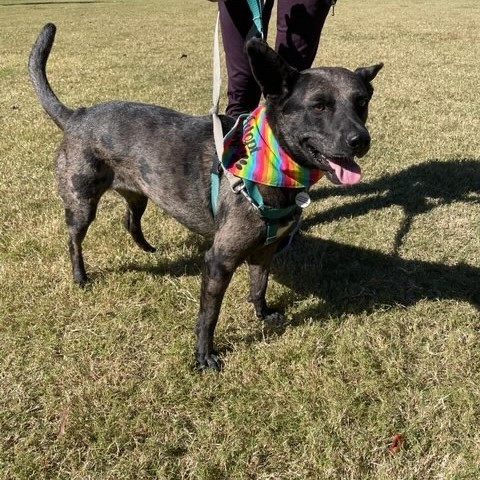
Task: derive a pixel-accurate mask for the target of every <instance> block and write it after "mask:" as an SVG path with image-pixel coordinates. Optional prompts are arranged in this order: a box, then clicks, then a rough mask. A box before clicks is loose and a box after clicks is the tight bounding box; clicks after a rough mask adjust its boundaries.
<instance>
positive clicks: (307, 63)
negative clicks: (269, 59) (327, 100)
mask: <svg viewBox="0 0 480 480" xmlns="http://www.w3.org/2000/svg"><path fill="white" fill-rule="evenodd" d="M273 2H274V0H264V8H263V16H262V18H263V29H264V36H265V38H266V37H267V32H268V23H269V21H270V16H271V13H272V8H273ZM218 5H219V10H220V26H221V29H222V37H223V47H224V50H225V58H226V64H227V74H228V90H227V94H228V105H227V108H226V113H227V114H228V115H232V116H237V115H240V114H242V113H247V112H251V111H252V110H253V109H255V107H256V106H257V105H258V102H259V101H260V96H261V91H260V87H259V86H258V85H257V83H256V81H255V79H254V78H253V76H252V72H251V70H250V64H249V63H248V58H247V56H246V54H245V51H244V47H245V39H246V37H247V34H248V32H249V31H250V29H251V28H252V25H253V21H252V14H251V12H250V8H249V6H248V4H247V1H246V0H226V1H225V2H219V4H218ZM330 5H331V0H277V37H276V40H275V50H276V51H277V52H278V53H279V54H280V55H281V56H282V57H283V58H284V59H285V60H286V61H287V62H288V63H289V64H290V65H292V66H293V67H295V68H297V69H298V70H305V69H306V68H310V67H311V65H312V62H313V60H314V59H315V55H316V54H317V49H318V44H319V41H320V34H321V32H322V28H323V25H324V23H325V19H326V17H327V15H328V11H329V9H330Z"/></svg>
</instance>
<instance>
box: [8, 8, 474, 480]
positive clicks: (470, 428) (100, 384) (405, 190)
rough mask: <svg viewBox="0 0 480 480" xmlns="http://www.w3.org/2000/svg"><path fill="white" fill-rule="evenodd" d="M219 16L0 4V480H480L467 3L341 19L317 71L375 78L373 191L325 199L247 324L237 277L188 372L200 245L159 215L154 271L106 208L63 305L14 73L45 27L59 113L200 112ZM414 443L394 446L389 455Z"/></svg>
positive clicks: (38, 152) (52, 206) (41, 145)
mask: <svg viewBox="0 0 480 480" xmlns="http://www.w3.org/2000/svg"><path fill="white" fill-rule="evenodd" d="M215 11H216V7H215V4H212V3H209V2H206V1H205V0H189V1H185V2H177V1H175V0H161V1H153V0H152V1H146V0H141V1H123V2H122V1H118V2H115V1H113V2H112V1H102V2H96V1H80V2H74V1H72V2H70V1H58V2H57V1H50V2H35V1H28V0H27V1H18V2H17V1H13V0H0V92H1V94H0V205H1V206H0V285H1V288H0V303H1V304H0V316H1V319H0V478H1V479H5V480H7V479H8V480H10V479H27V478H28V479H44V478H45V479H46V478H48V479H50V478H59V479H146V478H160V479H181V478H185V479H204V480H216V479H288V480H291V479H342V480H343V479H355V480H356V479H387V478H390V479H402V480H406V479H412V480H414V479H415V480H418V479H429V480H430V479H462V480H463V479H472V480H473V479H478V478H480V434H479V431H480V342H479V333H480V328H479V320H480V319H479V316H480V315H479V309H480V215H479V213H480V205H479V203H480V135H479V132H480V82H479V72H480V30H479V28H478V26H479V25H480V3H479V2H478V0H455V1H454V2H453V1H451V0H436V1H434V0H431V1H419V0H403V1H400V2H399V1H397V0H385V1H381V2H379V1H376V0H340V1H339V2H338V5H337V7H336V10H335V12H336V15H335V17H333V18H332V17H329V19H328V21H327V25H326V27H325V29H324V33H323V37H322V43H321V47H320V50H319V54H318V57H317V61H316V64H317V65H343V66H346V67H348V68H355V67H357V66H359V65H368V64H372V63H376V62H378V61H383V62H385V68H384V70H383V71H382V72H381V73H380V74H379V76H378V77H377V79H376V80H375V81H374V83H375V95H374V99H373V101H372V105H371V113H370V119H369V125H370V131H371V134H372V138H373V145H372V148H371V150H370V153H369V155H368V156H367V157H366V158H365V159H363V160H362V165H363V171H364V181H363V183H362V184H361V185H359V186H356V187H353V188H349V189H339V188H334V187H332V186H330V185H329V184H328V182H326V181H325V182H321V183H320V184H319V186H318V187H317V188H316V189H315V190H314V192H313V194H312V195H313V197H314V198H315V202H314V205H313V206H311V207H309V208H308V209H307V210H306V215H305V222H304V224H303V228H302V233H301V234H300V235H299V236H298V238H297V239H296V240H295V243H294V245H293V247H292V248H291V249H290V250H289V252H288V253H287V254H286V255H284V256H283V257H281V258H280V259H278V260H277V261H276V262H275V265H274V268H273V274H272V277H271V282H270V288H269V292H268V298H269V299H270V300H271V302H272V303H273V305H276V306H277V307H279V308H281V309H283V310H284V311H285V313H286V315H287V317H288V322H287V323H286V324H285V325H283V326H281V327H278V326H277V328H273V327H271V326H269V325H264V324H262V323H260V322H258V321H256V320H254V315H253V312H252V309H251V307H250V305H249V304H248V303H247V302H246V301H240V302H239V301H238V299H239V298H240V299H243V298H245V296H246V293H247V285H248V278H247V271H246V268H245V267H242V268H240V269H239V271H238V272H237V274H236V276H235V277H234V280H233V282H232V284H231V286H230V288H229V290H228V292H227V295H226V298H225V302H224V305H223V310H222V314H221V318H220V322H219V325H218V328H217V345H218V347H219V349H220V351H221V352H222V353H223V359H224V362H225V369H224V371H223V372H222V373H220V374H214V373H207V374H198V373H196V372H195V371H194V370H193V369H192V364H193V345H194V332H193V327H194V324H195V320H196V313H197V309H198V296H199V285H200V268H201V263H202V252H203V250H204V248H205V245H204V242H202V240H201V239H200V238H199V237H196V236H194V235H192V234H190V233H188V232H187V231H186V230H185V229H184V228H183V227H181V226H180V225H179V224H177V223H176V222H175V221H173V220H172V219H169V218H168V217H167V216H166V215H164V214H163V213H162V212H160V211H159V210H157V209H155V208H154V207H153V206H149V208H148V210H147V213H146V215H145V217H144V227H145V233H146V237H147V239H149V240H150V241H151V242H152V243H153V244H154V245H155V246H157V247H158V252H157V253H156V254H155V255H149V254H146V253H143V252H141V251H140V250H139V249H138V248H136V247H135V246H134V245H133V243H132V241H131V239H130V237H129V236H128V235H127V233H126V232H124V231H123V228H122V226H121V217H122V214H123V204H122V201H121V200H120V199H119V198H118V197H116V196H115V195H113V194H111V195H106V196H105V197H104V199H103V200H102V202H101V205H100V209H99V215H98V219H97V221H96V222H95V223H94V224H93V225H92V227H91V229H90V231H89V235H88V236H87V239H86V241H85V253H86V261H87V270H88V271H89V272H90V273H91V276H92V278H93V284H92V286H91V287H90V288H89V289H87V290H80V289H79V288H77V287H76V286H74V285H73V284H72V281H71V273H70V264H69V260H68V258H67V249H66V229H65V226H64V220H63V210H62V206H61V203H60V200H59V198H58V196H57V194H56V187H55V180H54V177H53V164H52V156H53V152H54V150H55V146H56V144H57V142H58V141H59V139H60V132H59V131H58V129H57V128H56V127H55V125H54V124H53V123H52V122H51V121H50V119H49V118H47V116H46V115H45V114H44V113H43V112H42V111H41V108H40V106H39V105H38V103H37V100H36V98H35V97H34V93H33V90H32V87H31V85H30V83H29V80H28V77H27V73H26V61H27V57H28V54H29V49H30V47H31V44H32V42H33V41H34V39H35V36H36V35H37V33H38V32H39V30H40V28H41V27H42V25H43V24H44V23H46V22H47V21H54V22H55V23H56V24H57V27H58V33H57V39H56V43H55V46H54V48H53V52H52V56H51V58H50V62H49V69H48V71H49V78H50V81H51V83H52V85H53V86H54V89H55V90H56V92H57V93H58V95H59V96H60V98H61V99H62V100H63V101H64V102H65V103H66V104H67V105H69V106H78V105H82V104H86V105H88V104H91V103H94V102H97V101H103V100H109V99H114V98H115V99H130V100H138V101H144V102H154V103H159V104H162V105H166V106H168V107H172V108H175V109H178V110H183V111H186V112H190V113H195V114H205V113H207V112H208V110H209V108H210V96H211V93H210V92H211V60H210V58H211V54H210V51H211V39H212V34H213V24H214V18H215ZM396 433H398V434H401V435H403V437H404V443H403V444H402V445H401V448H400V449H399V451H398V452H396V453H392V452H391V451H390V449H389V444H390V441H391V438H392V436H393V435H394V434H396Z"/></svg>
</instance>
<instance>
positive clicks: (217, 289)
mask: <svg viewBox="0 0 480 480" xmlns="http://www.w3.org/2000/svg"><path fill="white" fill-rule="evenodd" d="M237 264H238V262H237V261H235V258H233V257H229V256H227V255H225V253H223V252H222V250H221V249H218V248H216V247H215V245H214V246H213V247H212V248H211V249H210V250H208V252H207V253H206V254H205V263H204V266H203V275H202V287H201V293H200V312H199V314H198V321H197V327H196V333H197V348H196V361H197V368H198V369H199V370H203V369H205V368H212V369H214V370H220V366H221V365H220V361H219V359H218V357H217V354H216V352H215V351H214V349H213V334H214V331H215V326H216V325H217V320H218V316H219V314H220V307H221V305H222V300H223V296H224V295H225V291H226V290H227V287H228V284H229V283H230V280H231V278H232V275H233V272H234V270H235V268H236V266H237Z"/></svg>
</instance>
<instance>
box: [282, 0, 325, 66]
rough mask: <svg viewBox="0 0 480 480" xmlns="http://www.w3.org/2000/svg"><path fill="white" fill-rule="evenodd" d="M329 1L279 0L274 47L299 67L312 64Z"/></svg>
mask: <svg viewBox="0 0 480 480" xmlns="http://www.w3.org/2000/svg"><path fill="white" fill-rule="evenodd" d="M331 3H332V2H331V0H278V2H277V38H276V41H275V50H276V51H277V52H278V53H279V54H280V55H281V56H282V57H283V58H284V59H285V60H286V61H287V62H288V63H289V64H290V65H291V66H292V67H295V68H297V69H298V70H305V69H306V68H310V67H311V66H312V63H313V61H314V60H315V56H316V54H317V49H318V44H319V42H320V34H321V33H322V28H323V25H324V23H325V19H326V18H327V15H328V12H329V10H330V6H331Z"/></svg>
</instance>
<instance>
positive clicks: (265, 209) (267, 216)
mask: <svg viewBox="0 0 480 480" xmlns="http://www.w3.org/2000/svg"><path fill="white" fill-rule="evenodd" d="M222 173H224V174H225V175H228V176H230V178H229V179H228V180H229V182H230V187H231V189H232V191H233V192H234V193H236V194H239V193H241V194H242V195H243V196H244V197H245V198H246V199H247V200H248V201H249V202H250V204H251V205H252V206H253V207H254V209H255V211H256V212H257V214H258V215H259V216H260V217H261V218H262V219H263V220H264V221H265V229H266V238H265V243H264V245H269V244H270V243H273V242H275V241H276V240H277V239H278V238H280V237H281V236H283V235H284V234H285V233H287V232H289V231H290V230H292V229H293V227H294V226H295V225H296V224H297V223H298V221H299V218H295V217H294V216H293V213H295V212H298V211H299V210H300V207H298V206H297V205H296V204H293V205H289V206H288V207H282V208H275V207H270V206H268V205H265V203H264V201H263V197H262V194H261V193H260V190H259V189H258V186H257V184H256V183H255V182H252V181H250V180H247V179H244V178H240V177H235V176H233V175H232V174H231V173H229V172H227V171H226V170H224V168H223V165H222V164H221V163H220V162H219V160H218V157H217V155H216V154H214V156H213V161H212V171H211V175H210V176H211V189H210V204H211V208H212V213H213V216H214V217H215V215H216V214H217V210H218V194H219V192H220V177H221V175H222ZM289 216H291V217H292V218H291V219H290V221H282V220H284V219H286V218H287V217H289Z"/></svg>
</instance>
